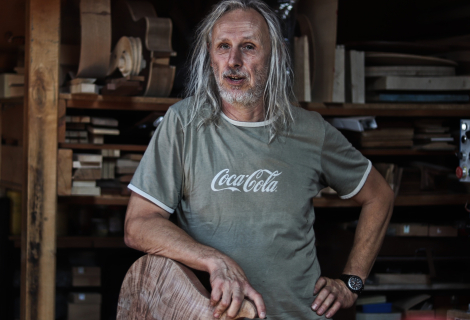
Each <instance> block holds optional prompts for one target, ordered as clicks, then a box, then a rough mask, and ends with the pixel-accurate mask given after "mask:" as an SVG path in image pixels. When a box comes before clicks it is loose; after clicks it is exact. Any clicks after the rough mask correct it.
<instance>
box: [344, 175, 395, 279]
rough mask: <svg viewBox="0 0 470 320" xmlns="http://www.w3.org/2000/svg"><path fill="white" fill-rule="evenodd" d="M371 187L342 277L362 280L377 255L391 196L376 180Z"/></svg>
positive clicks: (367, 273) (384, 185) (381, 182)
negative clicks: (352, 276)
mask: <svg viewBox="0 0 470 320" xmlns="http://www.w3.org/2000/svg"><path fill="white" fill-rule="evenodd" d="M374 174H377V172H374ZM372 179H374V177H372ZM373 187H374V189H375V190H374V191H375V192H374V194H375V196H374V197H368V199H367V200H366V201H364V202H363V205H362V210H361V215H360V217H359V222H358V225H357V228H356V233H355V237H354V244H353V247H352V250H351V253H350V255H349V258H348V261H347V263H346V266H345V268H344V273H345V274H353V275H357V276H359V277H361V278H362V279H363V280H365V279H366V278H367V276H368V275H369V273H370V270H371V269H372V266H373V264H374V262H375V259H376V257H377V254H378V253H379V250H380V247H381V246H382V242H383V239H384V236H385V233H386V231H387V226H388V222H389V220H390V217H391V216H392V211H393V200H394V195H393V192H392V190H391V189H390V188H389V186H388V185H386V184H385V182H384V181H382V180H380V181H376V182H375V183H374V184H373Z"/></svg>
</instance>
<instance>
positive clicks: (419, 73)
mask: <svg viewBox="0 0 470 320" xmlns="http://www.w3.org/2000/svg"><path fill="white" fill-rule="evenodd" d="M365 76H366V77H386V76H407V77H438V76H443V77H445V76H455V67H439V66H437V67H436V66H377V67H366V68H365Z"/></svg>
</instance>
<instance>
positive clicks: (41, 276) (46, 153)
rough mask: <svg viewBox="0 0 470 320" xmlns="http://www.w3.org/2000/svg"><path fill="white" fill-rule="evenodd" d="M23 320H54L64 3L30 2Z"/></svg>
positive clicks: (27, 56) (23, 233)
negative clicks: (58, 128) (61, 45)
mask: <svg viewBox="0 0 470 320" xmlns="http://www.w3.org/2000/svg"><path fill="white" fill-rule="evenodd" d="M25 43H26V48H25V55H26V56H25V70H26V79H25V80H26V81H25V94H26V95H25V108H24V121H25V122H24V130H25V132H24V144H23V145H24V164H25V167H24V168H25V184H24V186H25V187H24V201H23V219H22V221H23V226H22V239H21V240H22V241H21V242H22V245H21V319H22V320H39V319H41V320H42V319H44V320H52V319H54V301H55V269H56V265H55V264H56V260H55V255H56V226H55V216H56V209H57V169H56V164H57V121H58V119H57V114H58V102H59V100H58V97H59V91H58V90H59V84H58V79H59V45H60V0H28V1H26V41H25Z"/></svg>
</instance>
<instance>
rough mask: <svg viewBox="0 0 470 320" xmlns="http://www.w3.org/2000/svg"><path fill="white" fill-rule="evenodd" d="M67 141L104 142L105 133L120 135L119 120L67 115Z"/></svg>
mask: <svg viewBox="0 0 470 320" xmlns="http://www.w3.org/2000/svg"><path fill="white" fill-rule="evenodd" d="M65 123H66V124H65V142H66V143H93V144H103V143H104V136H105V135H119V130H118V129H117V126H118V124H119V123H118V121H117V120H116V119H112V118H100V117H90V116H66V117H65Z"/></svg>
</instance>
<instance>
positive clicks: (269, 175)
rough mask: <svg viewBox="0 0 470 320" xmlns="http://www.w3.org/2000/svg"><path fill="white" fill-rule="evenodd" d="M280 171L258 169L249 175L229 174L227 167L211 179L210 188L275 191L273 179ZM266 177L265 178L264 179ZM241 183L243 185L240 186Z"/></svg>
mask: <svg viewBox="0 0 470 320" xmlns="http://www.w3.org/2000/svg"><path fill="white" fill-rule="evenodd" d="M281 173H282V172H279V171H274V172H272V171H269V170H265V169H259V170H256V171H255V172H253V173H252V174H251V175H250V174H247V175H244V174H241V175H236V174H232V175H230V174H229V169H223V170H221V171H220V172H219V173H217V174H216V175H215V177H214V179H212V183H211V189H212V190H213V191H222V190H232V191H239V192H241V190H240V189H243V191H245V192H250V191H253V192H258V191H261V192H276V189H277V181H275V180H274V178H276V177H277V176H279V175H280V174H281ZM264 178H266V179H264ZM242 185H243V187H242Z"/></svg>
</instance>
